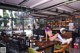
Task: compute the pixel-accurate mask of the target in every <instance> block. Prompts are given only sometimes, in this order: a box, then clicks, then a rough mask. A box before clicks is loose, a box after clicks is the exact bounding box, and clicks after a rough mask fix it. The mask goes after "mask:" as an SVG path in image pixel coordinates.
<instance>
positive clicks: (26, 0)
mask: <svg viewBox="0 0 80 53" xmlns="http://www.w3.org/2000/svg"><path fill="white" fill-rule="evenodd" d="M28 1H29V0H23V1H21V2H20V3H19V4H18V5H21V4H23V3H24V2H28Z"/></svg>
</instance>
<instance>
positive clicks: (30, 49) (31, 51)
mask: <svg viewBox="0 0 80 53" xmlns="http://www.w3.org/2000/svg"><path fill="white" fill-rule="evenodd" d="M28 53H42V52H38V51H36V50H35V49H33V48H28Z"/></svg>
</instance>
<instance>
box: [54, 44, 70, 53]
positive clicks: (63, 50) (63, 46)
mask: <svg viewBox="0 0 80 53" xmlns="http://www.w3.org/2000/svg"><path fill="white" fill-rule="evenodd" d="M70 46H71V44H63V45H61V48H60V49H57V50H54V53H59V52H62V53H65V50H66V49H68V51H69V53H70Z"/></svg>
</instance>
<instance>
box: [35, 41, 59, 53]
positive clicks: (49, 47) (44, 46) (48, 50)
mask: <svg viewBox="0 0 80 53" xmlns="http://www.w3.org/2000/svg"><path fill="white" fill-rule="evenodd" d="M56 43H58V42H56V41H53V42H51V41H42V42H39V41H37V43H36V45H37V46H38V47H39V48H38V49H37V51H45V53H53V50H54V44H56Z"/></svg>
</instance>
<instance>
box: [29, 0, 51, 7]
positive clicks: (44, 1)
mask: <svg viewBox="0 0 80 53" xmlns="http://www.w3.org/2000/svg"><path fill="white" fill-rule="evenodd" d="M49 1H51V0H42V1H40V2H38V3H36V4H34V5H32V6H30V8H34V7H36V6H39V5H41V4H44V3H46V2H49Z"/></svg>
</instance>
